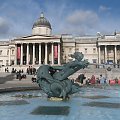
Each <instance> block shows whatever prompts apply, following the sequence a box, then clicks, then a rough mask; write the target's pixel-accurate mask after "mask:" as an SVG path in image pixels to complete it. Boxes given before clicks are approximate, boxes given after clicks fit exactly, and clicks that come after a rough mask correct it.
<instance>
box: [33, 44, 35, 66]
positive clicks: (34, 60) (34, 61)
mask: <svg viewBox="0 0 120 120" xmlns="http://www.w3.org/2000/svg"><path fill="white" fill-rule="evenodd" d="M33 65H35V43H33Z"/></svg>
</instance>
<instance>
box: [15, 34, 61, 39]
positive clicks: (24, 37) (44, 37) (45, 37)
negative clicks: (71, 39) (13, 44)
mask: <svg viewBox="0 0 120 120" xmlns="http://www.w3.org/2000/svg"><path fill="white" fill-rule="evenodd" d="M38 39H39V40H40V39H42V40H43V39H60V37H59V36H45V35H31V36H23V37H20V38H17V39H16V40H38Z"/></svg>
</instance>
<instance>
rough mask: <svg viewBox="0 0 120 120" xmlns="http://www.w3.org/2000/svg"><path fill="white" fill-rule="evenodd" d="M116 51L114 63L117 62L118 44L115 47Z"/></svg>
mask: <svg viewBox="0 0 120 120" xmlns="http://www.w3.org/2000/svg"><path fill="white" fill-rule="evenodd" d="M114 51H115V55H114V56H115V58H114V63H115V64H117V46H116V45H115V47H114Z"/></svg>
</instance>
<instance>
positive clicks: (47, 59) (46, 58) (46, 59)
mask: <svg viewBox="0 0 120 120" xmlns="http://www.w3.org/2000/svg"><path fill="white" fill-rule="evenodd" d="M47 54H48V52H47V43H45V64H48V63H47V60H48V58H47V57H48V56H47Z"/></svg>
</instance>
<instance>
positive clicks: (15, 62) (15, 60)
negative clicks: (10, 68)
mask: <svg viewBox="0 0 120 120" xmlns="http://www.w3.org/2000/svg"><path fill="white" fill-rule="evenodd" d="M14 65H17V44H15V58H14Z"/></svg>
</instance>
